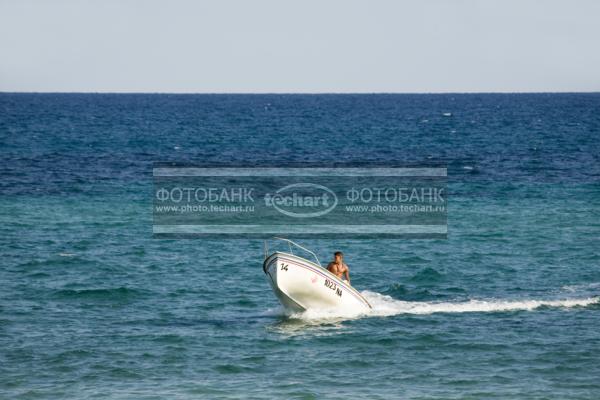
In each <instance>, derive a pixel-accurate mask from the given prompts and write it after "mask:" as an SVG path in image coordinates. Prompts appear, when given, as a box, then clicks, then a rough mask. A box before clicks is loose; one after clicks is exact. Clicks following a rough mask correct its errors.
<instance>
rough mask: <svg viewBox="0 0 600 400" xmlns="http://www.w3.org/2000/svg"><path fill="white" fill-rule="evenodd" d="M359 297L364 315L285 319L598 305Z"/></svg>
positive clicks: (309, 315)
mask: <svg viewBox="0 0 600 400" xmlns="http://www.w3.org/2000/svg"><path fill="white" fill-rule="evenodd" d="M361 294H362V295H363V296H364V297H365V299H367V301H368V302H369V303H370V304H371V306H372V307H373V308H372V309H371V310H369V311H368V312H366V313H352V312H340V311H339V310H335V309H322V310H319V309H311V310H307V311H304V312H301V313H292V314H288V316H290V317H292V318H297V319H303V320H306V321H315V320H344V319H352V318H360V317H389V316H393V315H400V314H417V315H423V314H434V313H467V312H503V311H518V310H524V311H527V310H535V309H536V308H538V307H543V306H545V307H562V308H571V307H585V306H589V305H591V304H598V303H600V298H598V297H588V298H567V299H558V300H529V299H523V300H502V299H488V300H469V301H463V302H435V301H431V302H428V301H403V300H397V299H394V298H392V297H390V296H387V295H384V294H381V293H376V292H371V291H368V290H365V291H363V292H361Z"/></svg>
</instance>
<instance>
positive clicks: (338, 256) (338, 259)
mask: <svg viewBox="0 0 600 400" xmlns="http://www.w3.org/2000/svg"><path fill="white" fill-rule="evenodd" d="M333 259H334V260H335V262H336V263H341V262H342V261H343V260H344V254H343V253H342V252H341V251H336V252H335V253H333Z"/></svg>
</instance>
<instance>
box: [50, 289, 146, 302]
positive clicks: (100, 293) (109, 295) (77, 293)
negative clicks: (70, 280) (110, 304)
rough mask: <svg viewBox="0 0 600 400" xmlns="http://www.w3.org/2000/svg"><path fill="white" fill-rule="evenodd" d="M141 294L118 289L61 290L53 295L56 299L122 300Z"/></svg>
mask: <svg viewBox="0 0 600 400" xmlns="http://www.w3.org/2000/svg"><path fill="white" fill-rule="evenodd" d="M142 293H143V292H141V291H139V290H136V289H130V288H126V287H118V288H107V289H79V290H75V289H63V290H58V291H56V292H55V294H54V295H55V297H57V298H75V299H105V300H123V299H129V298H133V297H136V296H139V295H141V294H142Z"/></svg>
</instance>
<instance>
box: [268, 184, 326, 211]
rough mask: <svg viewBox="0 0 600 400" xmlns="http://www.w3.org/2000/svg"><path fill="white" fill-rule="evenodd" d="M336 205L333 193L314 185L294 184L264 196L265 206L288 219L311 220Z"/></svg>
mask: <svg viewBox="0 0 600 400" xmlns="http://www.w3.org/2000/svg"><path fill="white" fill-rule="evenodd" d="M337 203H338V199H337V196H336V195H335V193H334V192H333V191H332V190H331V189H329V188H327V187H325V186H323V185H317V184H314V183H294V184H292V185H288V186H285V187H282V188H281V189H279V190H278V191H276V192H275V193H273V194H271V193H267V194H265V205H266V206H267V207H274V208H275V209H276V210H277V211H279V212H280V213H282V214H284V215H287V216H288V217H295V218H313V217H320V216H321V215H325V214H327V213H328V212H330V211H331V210H333V209H334V208H335V206H336V205H337Z"/></svg>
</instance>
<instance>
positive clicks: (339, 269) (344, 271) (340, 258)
mask: <svg viewBox="0 0 600 400" xmlns="http://www.w3.org/2000/svg"><path fill="white" fill-rule="evenodd" d="M327 270H328V271H329V272H331V273H332V274H334V275H335V276H337V277H338V278H340V279H341V280H342V281H346V282H348V284H350V270H349V269H348V266H347V265H346V264H344V254H343V253H342V252H341V251H336V252H335V253H333V261H332V262H330V263H329V265H327Z"/></svg>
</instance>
